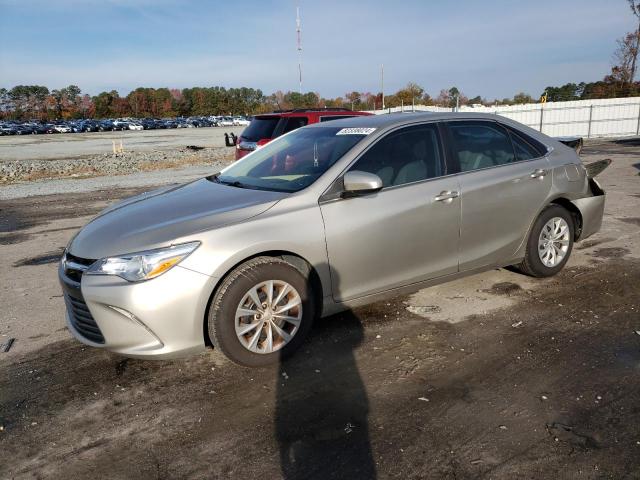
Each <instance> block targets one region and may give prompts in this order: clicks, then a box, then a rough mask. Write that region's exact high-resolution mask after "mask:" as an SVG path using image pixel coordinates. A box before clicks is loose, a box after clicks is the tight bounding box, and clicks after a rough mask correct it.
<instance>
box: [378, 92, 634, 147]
mask: <svg viewBox="0 0 640 480" xmlns="http://www.w3.org/2000/svg"><path fill="white" fill-rule="evenodd" d="M412 110H415V111H426V112H450V111H452V109H451V108H443V107H431V106H426V105H416V106H415V107H412V106H411V105H409V106H404V107H396V108H390V109H386V110H376V111H375V112H373V111H372V112H373V113H376V114H382V113H390V112H400V111H405V112H410V111H412ZM459 111H461V112H479V113H493V114H496V115H503V116H505V117H508V118H511V119H513V120H515V121H517V122H520V123H523V124H525V125H527V126H529V127H531V128H535V129H536V130H540V131H542V132H543V133H545V134H547V135H550V136H552V137H562V136H580V137H584V138H593V137H624V136H630V135H638V134H640V97H631V98H608V99H602V100H576V101H571V102H548V103H545V104H542V103H529V104H524V105H508V106H495V107H485V106H483V105H477V106H462V107H460V108H459Z"/></svg>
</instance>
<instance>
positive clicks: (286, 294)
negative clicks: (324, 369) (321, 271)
mask: <svg viewBox="0 0 640 480" xmlns="http://www.w3.org/2000/svg"><path fill="white" fill-rule="evenodd" d="M314 311H315V310H314V305H313V294H312V291H311V288H310V286H309V282H308V281H307V279H306V278H305V276H304V275H303V274H302V273H301V272H300V270H298V269H297V268H296V267H294V266H293V265H291V264H290V263H288V262H286V261H285V260H283V259H281V258H275V257H257V258H254V259H252V260H249V261H248V262H246V263H244V264H242V265H240V266H239V267H237V268H236V269H235V270H234V271H233V272H231V273H230V274H229V275H228V276H227V278H226V279H225V280H224V281H223V282H222V284H221V286H220V288H219V289H218V291H217V292H216V294H215V296H214V298H213V300H212V302H211V307H210V309H209V317H208V331H209V337H210V339H211V341H212V343H213V344H214V346H215V347H217V348H220V350H221V351H222V353H224V354H225V355H226V356H227V357H228V358H229V359H230V360H232V361H233V362H235V363H238V364H240V365H244V366H247V367H261V366H266V365H269V364H272V363H276V362H278V361H279V360H280V359H281V358H285V357H287V356H289V355H291V354H292V353H293V352H295V351H296V350H297V349H298V348H299V347H300V346H301V345H302V343H303V342H304V340H305V337H306V336H307V334H308V333H309V331H310V329H311V324H312V323H313V317H314Z"/></svg>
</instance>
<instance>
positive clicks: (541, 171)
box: [531, 168, 549, 178]
mask: <svg viewBox="0 0 640 480" xmlns="http://www.w3.org/2000/svg"><path fill="white" fill-rule="evenodd" d="M547 173H549V171H548V170H544V169H543V168H538V169H536V170H534V171H533V173H531V178H544V177H545V175H546V174H547Z"/></svg>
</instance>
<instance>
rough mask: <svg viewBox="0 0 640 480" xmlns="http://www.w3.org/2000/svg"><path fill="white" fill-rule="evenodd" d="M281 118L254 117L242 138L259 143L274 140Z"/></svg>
mask: <svg viewBox="0 0 640 480" xmlns="http://www.w3.org/2000/svg"><path fill="white" fill-rule="evenodd" d="M279 121H280V117H254V118H253V120H251V123H250V124H249V126H248V127H247V128H245V129H244V131H243V132H242V138H244V139H246V140H248V141H250V142H257V141H259V140H262V139H265V138H273V131H274V130H275V128H276V125H278V122H279Z"/></svg>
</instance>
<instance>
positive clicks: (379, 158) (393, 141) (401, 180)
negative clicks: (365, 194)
mask: <svg viewBox="0 0 640 480" xmlns="http://www.w3.org/2000/svg"><path fill="white" fill-rule="evenodd" d="M439 138H440V137H439V133H438V128H437V126H436V125H433V124H431V125H417V126H413V127H406V128H403V129H400V130H397V131H395V132H392V133H390V134H389V135H387V136H386V137H384V138H382V139H380V140H378V142H377V143H376V144H375V145H373V146H372V147H371V148H370V149H369V150H368V151H367V152H365V154H364V155H363V156H362V157H361V158H360V159H359V160H358V161H357V162H356V164H355V165H354V166H353V167H352V168H351V170H360V171H364V172H369V173H374V174H376V175H377V176H378V177H380V179H381V180H382V184H383V186H384V187H390V186H396V185H403V184H405V183H412V182H418V181H420V180H426V179H428V178H435V177H440V176H442V175H443V171H442V158H443V157H442V152H441V148H440V140H439Z"/></svg>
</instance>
